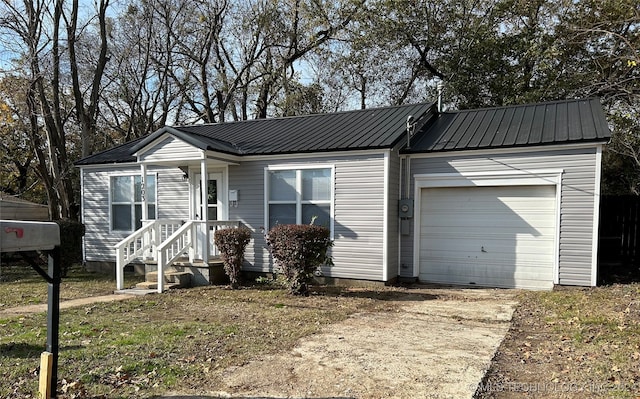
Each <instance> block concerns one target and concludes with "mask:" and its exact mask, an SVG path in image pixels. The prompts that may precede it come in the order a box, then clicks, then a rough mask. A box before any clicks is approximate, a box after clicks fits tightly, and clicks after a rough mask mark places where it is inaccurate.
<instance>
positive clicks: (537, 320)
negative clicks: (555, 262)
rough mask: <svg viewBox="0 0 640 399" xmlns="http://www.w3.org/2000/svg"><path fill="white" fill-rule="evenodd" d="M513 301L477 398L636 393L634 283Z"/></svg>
mask: <svg viewBox="0 0 640 399" xmlns="http://www.w3.org/2000/svg"><path fill="white" fill-rule="evenodd" d="M520 301H521V302H520V305H519V306H518V308H517V310H516V312H515V314H514V319H513V323H512V327H511V330H510V331H509V333H508V335H507V337H506V339H505V340H504V341H503V343H502V345H501V346H500V348H499V350H498V353H497V354H496V356H495V358H494V361H493V364H492V367H491V369H490V370H489V373H488V374H487V377H486V381H485V383H484V386H481V387H480V388H481V390H482V388H484V391H483V392H479V393H478V394H477V395H476V397H477V398H513V397H540V398H577V397H580V398H640V284H637V283H634V284H627V285H619V284H617V285H609V286H603V287H596V288H559V289H556V290H554V291H551V292H524V293H522V295H521V297H520Z"/></svg>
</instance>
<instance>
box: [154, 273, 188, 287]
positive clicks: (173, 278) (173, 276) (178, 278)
mask: <svg viewBox="0 0 640 399" xmlns="http://www.w3.org/2000/svg"><path fill="white" fill-rule="evenodd" d="M145 280H146V281H145V282H150V283H157V282H158V272H157V271H155V272H149V273H147V274H146V276H145ZM164 282H165V283H175V284H179V285H180V287H188V286H189V285H191V273H189V272H179V271H166V272H165V273H164Z"/></svg>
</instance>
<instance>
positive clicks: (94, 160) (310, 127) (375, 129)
mask: <svg viewBox="0 0 640 399" xmlns="http://www.w3.org/2000/svg"><path fill="white" fill-rule="evenodd" d="M433 115H435V107H434V105H433V103H421V104H412V105H400V106H393V107H384V108H371V109H364V110H356V111H344V112H336V113H331V114H314V115H305V116H294V117H283V118H272V119H257V120H248V121H238V122H226V123H215V124H201V125H190V126H177V127H164V128H161V129H159V130H158V131H156V132H154V133H153V134H151V135H149V136H147V137H144V138H142V139H138V140H136V141H132V142H129V143H125V144H123V145H121V146H118V147H115V148H112V149H110V150H107V151H103V152H101V153H97V154H94V155H92V156H89V157H87V158H84V159H81V160H80V161H78V162H76V165H78V166H82V165H93V164H105V163H119V162H135V161H136V158H135V156H134V153H136V152H137V151H139V150H141V149H143V148H145V147H146V146H148V145H149V144H151V143H152V142H153V141H154V140H156V139H158V138H159V137H162V136H163V135H166V134H170V135H173V136H175V137H177V138H178V139H180V140H183V141H184V142H186V143H188V144H190V145H192V146H194V147H196V148H199V149H201V150H204V151H215V152H219V153H224V154H230V155H235V156H242V155H276V154H295V153H313V152H327V151H345V150H367V149H383V148H391V147H393V146H395V145H396V144H398V143H399V142H400V140H402V139H403V138H404V137H405V134H406V126H407V118H408V117H409V116H412V117H413V118H414V120H415V121H416V122H418V124H422V123H425V122H426V121H427V120H428V119H429V118H430V117H431V116H433Z"/></svg>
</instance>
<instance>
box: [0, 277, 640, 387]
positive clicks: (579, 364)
mask: <svg viewBox="0 0 640 399" xmlns="http://www.w3.org/2000/svg"><path fill="white" fill-rule="evenodd" d="M24 270H26V272H27V273H25V276H27V277H21V278H9V276H10V273H9V272H7V270H6V268H3V270H2V276H3V277H2V281H0V302H1V303H3V304H5V305H3V307H7V306H17V305H24V304H28V303H39V302H44V301H46V284H45V283H44V282H43V281H41V279H40V278H39V277H37V276H31V277H29V274H30V273H33V272H31V271H30V269H28V268H27V269H24ZM5 272H6V273H5ZM18 274H20V273H19V272H15V273H14V277H17V276H18ZM113 288H114V283H113V281H111V279H106V278H103V277H99V276H95V275H90V274H87V273H84V272H82V271H81V270H78V269H74V270H73V271H72V273H71V276H70V277H69V278H67V279H66V280H65V283H64V284H63V288H62V296H63V298H72V297H79V296H88V295H96V294H99V293H108V292H111V291H112V290H113ZM36 292H38V293H39V294H36ZM402 292H403V291H402V289H394V288H385V289H382V290H379V291H375V290H372V291H362V290H359V291H358V292H357V294H354V292H353V291H351V290H348V289H341V288H326V287H322V288H315V289H314V292H313V294H312V295H311V296H310V297H307V298H300V297H290V296H288V295H287V294H286V293H285V291H284V290H280V289H273V288H270V287H264V286H255V287H250V288H243V289H240V290H236V291H232V290H229V289H226V288H225V287H214V286H210V287H200V288H192V289H186V290H175V291H169V292H167V293H164V294H162V295H158V294H154V295H148V296H144V297H139V298H134V299H131V300H126V301H121V302H113V303H101V304H95V305H90V306H85V307H80V308H74V309H66V310H63V311H62V312H61V325H60V345H61V353H60V368H59V374H58V375H59V378H60V380H63V379H64V381H63V383H61V384H60V386H61V388H62V389H63V390H65V391H66V392H65V393H63V394H62V396H60V397H62V398H132V397H139V398H144V397H153V396H154V395H158V394H163V393H166V392H171V391H181V392H193V393H194V394H199V393H204V392H205V391H207V390H215V389H216V386H217V382H218V381H220V379H221V376H222V375H223V373H224V372H225V370H229V367H233V366H241V365H243V364H245V363H247V362H249V361H251V360H253V359H259V358H261V357H262V356H264V355H265V354H273V353H276V352H280V351H287V350H289V349H291V348H292V347H293V346H294V345H295V344H296V341H297V340H298V339H300V338H301V337H304V336H307V335H310V334H314V333H316V332H318V331H319V330H320V329H321V328H322V327H323V326H324V325H327V324H329V323H334V322H336V321H339V320H343V319H344V318H346V317H347V316H348V315H349V314H352V313H354V312H371V311H373V312H377V311H394V310H396V309H397V307H396V306H397V305H396V302H393V301H389V299H394V298H396V299H397V295H402ZM519 299H520V301H521V303H520V305H519V306H518V309H517V310H516V313H515V315H514V321H513V325H512V328H511V330H510V331H509V333H508V335H507V338H506V339H505V341H504V342H503V344H502V345H501V346H500V348H499V350H498V353H497V354H496V357H495V359H494V361H493V363H492V366H491V369H490V370H489V372H488V374H487V378H486V380H485V382H484V385H483V387H484V388H486V389H485V390H484V391H482V392H478V393H477V395H476V397H477V398H513V397H543V398H573V397H581V398H609V397H618V398H637V397H640V368H639V366H640V285H639V284H629V285H611V286H605V287H598V288H589V289H581V288H560V289H557V290H555V291H551V292H523V293H521V295H520V298H519ZM0 309H2V307H0ZM425 328H428V326H425ZM45 343H46V315H45V314H35V315H25V316H17V317H5V318H2V316H0V398H2V399H5V398H25V397H35V395H36V390H37V378H38V370H37V367H38V364H39V356H40V353H41V352H42V351H43V350H44V346H45ZM481 388H482V387H481ZM533 390H537V391H536V392H534V391H533ZM577 390H579V391H577Z"/></svg>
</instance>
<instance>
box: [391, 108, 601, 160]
mask: <svg viewBox="0 0 640 399" xmlns="http://www.w3.org/2000/svg"><path fill="white" fill-rule="evenodd" d="M609 137H611V132H610V131H609V126H608V124H607V120H606V118H605V115H604V112H603V110H602V106H601V105H600V100H599V99H597V98H590V99H582V100H566V101H554V102H547V103H540V104H527V105H514V106H507V107H497V108H484V109H473V110H464V111H457V112H444V113H441V114H439V115H438V117H437V118H436V119H435V120H434V121H433V122H432V123H429V124H427V125H425V126H424V127H423V129H422V131H421V132H420V134H419V136H418V138H416V139H414V140H413V141H412V144H411V149H410V150H405V151H403V152H408V153H418V152H438V151H456V150H473V149H483V148H498V147H500V148H505V147H517V146H531V145H544V144H559V143H570V142H585V141H600V142H604V141H606V140H607V139H608V138H609Z"/></svg>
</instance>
